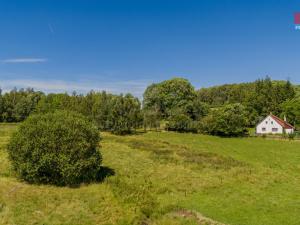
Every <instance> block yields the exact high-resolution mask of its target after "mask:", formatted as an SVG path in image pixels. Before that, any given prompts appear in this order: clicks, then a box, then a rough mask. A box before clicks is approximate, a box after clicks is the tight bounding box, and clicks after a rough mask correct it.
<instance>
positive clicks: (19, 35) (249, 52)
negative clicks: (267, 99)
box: [0, 0, 300, 96]
mask: <svg viewBox="0 0 300 225" xmlns="http://www.w3.org/2000/svg"><path fill="white" fill-rule="evenodd" d="M295 12H300V2H299V1H296V0H289V1H286V0H252V1H246V0H195V1H193V0H191V1H189V0H186V1H183V0H180V1H177V0H172V1H167V0H160V1H157V0H149V1H148V0H139V1H131V0H127V1H125V0H123V1H117V0H110V1H108V0H107V1H100V0H99V1H93V0H88V1H87V0H85V1H84V0H72V1H67V0H43V1H41V0H36V1H33V0H27V1H21V0H19V1H13V0H10V1H8V0H7V1H6V0H2V1H1V2H0V28H1V32H0V86H1V87H2V89H5V90H7V89H10V88H12V87H14V86H16V87H19V88H20V87H27V86H31V87H34V88H35V89H39V90H43V91H46V92H50V91H55V92H61V91H71V90H77V91H79V92H86V91H88V90H90V89H95V90H103V89H105V90H107V91H110V92H114V93H120V92H132V93H133V94H135V95H136V96H141V94H142V93H143V91H144V89H145V87H146V86H147V85H149V84H151V83H152V82H158V81H161V80H164V79H169V78H171V77H174V76H181V77H185V78H187V79H189V80H190V81H191V82H192V84H193V85H194V86H195V87H197V88H200V87H207V86H212V85H218V84H223V83H234V82H245V81H253V80H255V79H257V78H262V77H264V76H266V75H269V76H271V77H272V78H273V79H287V78H289V79H290V80H291V81H292V82H294V83H300V73H299V71H300V63H299V60H300V30H295V26H294V24H293V16H294V13H295Z"/></svg>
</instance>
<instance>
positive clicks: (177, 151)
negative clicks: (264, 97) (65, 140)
mask: <svg viewBox="0 0 300 225" xmlns="http://www.w3.org/2000/svg"><path fill="white" fill-rule="evenodd" d="M14 129H15V125H0V162H1V163H0V224H18V225H19V224H24V225H25V224H26V225H27V224H49V225H50V224H51V225H52V224H54V225H55V224H75V225H76V224H145V225H146V224H149V225H150V224H155V225H156V224H170V225H171V224H172V225H173V224H199V216H198V215H200V217H201V218H202V217H203V218H204V221H206V223H207V224H213V222H212V221H211V220H208V219H206V217H207V218H210V219H212V220H214V221H219V222H222V223H225V224H237V225H242V224H248V225H256V224H257V225H258V224H261V225H267V224H278V225H282V224H287V225H288V224H299V221H300V214H299V212H300V186H299V183H300V143H299V142H292V141H274V140H264V139H262V138H233V139H224V138H217V137H210V136H202V135H196V134H177V133H167V132H149V133H146V134H139V135H132V136H123V137H120V136H114V135H111V134H108V133H103V134H102V137H103V140H102V142H101V151H102V154H103V159H104V161H103V164H104V165H103V166H105V167H106V169H109V170H111V171H114V173H115V174H114V175H111V176H109V177H107V178H106V179H105V180H104V181H103V182H102V183H95V184H89V185H81V186H80V187H79V188H69V187H55V186H47V185H40V186H38V185H29V184H26V183H25V182H22V181H19V180H17V179H16V178H15V177H14V176H13V173H12V171H11V169H10V164H9V161H8V159H7V154H6V152H5V146H6V144H7V142H8V140H9V136H10V135H11V132H12V131H13V130H14ZM197 216H198V217H197Z"/></svg>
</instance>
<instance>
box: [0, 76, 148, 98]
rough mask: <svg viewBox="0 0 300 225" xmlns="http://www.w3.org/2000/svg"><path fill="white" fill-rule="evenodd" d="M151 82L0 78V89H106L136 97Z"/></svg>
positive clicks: (45, 90)
mask: <svg viewBox="0 0 300 225" xmlns="http://www.w3.org/2000/svg"><path fill="white" fill-rule="evenodd" d="M151 83H152V82H151V81H149V80H127V81H109V82H107V81H106V82H101V81H97V80H96V81H95V80H90V81H87V80H82V81H76V82H75V81H63V80H33V79H15V80H0V87H1V88H2V90H4V91H7V90H11V89H13V88H14V87H16V88H27V87H31V88H34V89H35V90H40V91H43V92H46V93H60V92H68V93H71V92H73V91H76V92H78V93H83V94H84V93H87V92H89V91H91V90H94V91H107V92H109V93H113V94H121V93H131V94H133V95H134V96H136V97H138V98H142V95H143V93H144V91H145V89H146V87H147V86H148V85H149V84H151Z"/></svg>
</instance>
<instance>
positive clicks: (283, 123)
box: [270, 115, 294, 129]
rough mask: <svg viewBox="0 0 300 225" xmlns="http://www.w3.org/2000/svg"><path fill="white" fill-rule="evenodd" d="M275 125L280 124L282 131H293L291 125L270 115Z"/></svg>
mask: <svg viewBox="0 0 300 225" xmlns="http://www.w3.org/2000/svg"><path fill="white" fill-rule="evenodd" d="M270 116H271V117H272V118H273V119H274V120H275V121H276V122H277V123H279V124H280V126H282V127H283V128H284V129H294V126H292V125H291V124H289V123H288V122H286V121H284V120H282V119H280V118H279V117H277V116H274V115H270Z"/></svg>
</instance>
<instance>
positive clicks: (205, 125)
mask: <svg viewBox="0 0 300 225" xmlns="http://www.w3.org/2000/svg"><path fill="white" fill-rule="evenodd" d="M143 106H144V108H143V109H144V111H150V112H151V114H152V115H153V114H156V115H157V117H160V118H162V119H165V120H166V121H168V122H167V126H166V128H167V129H168V130H174V131H180V132H186V131H191V132H201V133H208V134H213V135H221V136H237V135H244V134H246V132H247V128H248V127H254V126H255V125H256V124H257V123H258V122H259V121H260V120H261V119H262V118H263V117H265V116H266V115H268V114H269V113H270V112H272V113H274V114H276V115H279V116H283V115H286V116H287V117H288V119H289V122H290V123H292V124H295V125H298V124H300V117H299V115H300V107H299V106H300V98H299V97H297V90H296V88H295V86H293V85H292V84H291V83H290V82H289V81H272V80H271V79H270V78H269V77H266V78H265V79H260V80H257V81H255V82H252V83H242V84H230V85H222V86H216V87H211V88H203V89H200V90H195V89H194V88H193V87H192V85H191V84H190V83H189V82H188V81H187V80H185V79H182V78H175V79H172V80H168V81H163V82H161V83H158V84H152V85H151V86H149V87H148V88H147V89H146V91H145V93H144V102H143Z"/></svg>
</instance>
